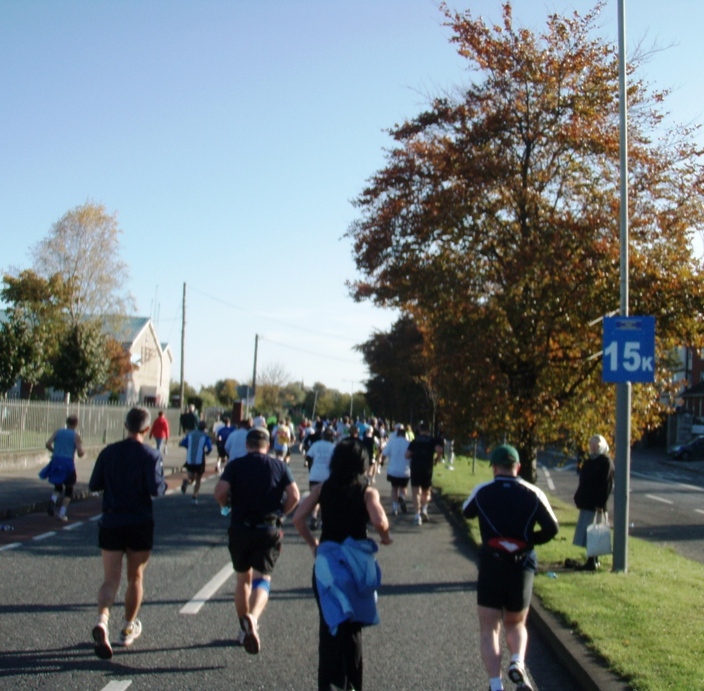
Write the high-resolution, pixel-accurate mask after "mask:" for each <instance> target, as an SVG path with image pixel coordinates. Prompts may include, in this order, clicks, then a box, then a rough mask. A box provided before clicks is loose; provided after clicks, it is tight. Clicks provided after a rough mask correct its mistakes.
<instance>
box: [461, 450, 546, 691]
mask: <svg viewBox="0 0 704 691" xmlns="http://www.w3.org/2000/svg"><path fill="white" fill-rule="evenodd" d="M491 465H492V469H493V471H494V479H493V480H492V481H491V482H485V483H483V484H480V485H478V486H477V487H475V488H474V490H473V491H472V493H471V494H470V496H469V497H468V498H467V500H466V501H465V502H464V504H463V505H462V512H463V514H464V516H465V517H466V518H478V519H479V530H480V532H481V536H482V548H481V553H480V558H479V578H478V580H477V610H478V613H479V627H480V647H481V656H482V661H483V662H484V666H485V668H486V670H487V673H488V674H489V680H490V684H491V689H502V688H503V686H502V682H501V648H500V645H499V634H500V631H501V626H502V624H503V627H504V638H505V639H506V646H507V647H508V649H509V652H510V653H511V661H510V664H509V667H508V676H509V678H510V679H511V681H513V682H514V683H515V684H516V685H517V688H518V689H521V690H522V691H531V689H532V688H533V687H532V686H531V684H530V681H529V679H528V675H527V673H526V670H525V662H524V661H525V654H526V648H527V646H528V631H527V629H526V619H527V617H528V609H529V607H530V600H531V595H532V592H533V576H534V574H535V570H536V568H537V558H536V554H535V550H534V549H533V547H534V545H541V544H543V543H545V542H548V541H550V540H552V538H553V537H555V535H557V531H558V523H557V518H555V514H554V513H553V511H552V509H551V508H550V504H549V502H548V500H547V497H546V496H545V494H544V493H543V492H542V491H541V490H540V489H538V488H537V487H536V486H535V485H532V484H530V483H528V482H526V481H525V480H523V479H521V478H519V477H518V471H519V469H520V462H519V456H518V452H517V451H516V449H515V448H514V447H513V446H510V445H508V444H504V445H503V446H499V447H497V448H496V449H494V451H493V452H492V454H491ZM536 526H538V529H536Z"/></svg>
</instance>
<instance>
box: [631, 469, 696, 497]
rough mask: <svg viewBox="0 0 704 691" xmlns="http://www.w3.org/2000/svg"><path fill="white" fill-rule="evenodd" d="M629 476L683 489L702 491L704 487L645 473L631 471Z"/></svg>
mask: <svg viewBox="0 0 704 691" xmlns="http://www.w3.org/2000/svg"><path fill="white" fill-rule="evenodd" d="M631 477H640V478H642V479H643V480H652V481H653V482H661V483H663V484H666V485H676V486H677V487H682V488H683V489H688V490H691V491H692V492H704V487H695V486H694V485H688V484H686V483H684V482H676V481H675V480H666V479H664V478H659V477H656V476H653V475H646V474H645V473H634V472H633V471H631Z"/></svg>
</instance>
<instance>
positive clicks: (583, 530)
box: [568, 434, 614, 571]
mask: <svg viewBox="0 0 704 691" xmlns="http://www.w3.org/2000/svg"><path fill="white" fill-rule="evenodd" d="M608 454H609V445H608V443H607V442H606V439H604V437H602V436H601V435H600V434H595V435H594V436H593V437H592V438H591V439H590V440H589V457H588V458H587V460H586V461H584V463H583V464H582V467H581V469H580V471H579V485H578V486H577V491H576V492H575V494H574V503H575V506H576V507H577V508H578V509H579V518H578V519H577V527H576V528H575V531H574V539H573V540H572V544H573V545H576V546H577V547H585V548H586V546H587V528H588V527H589V526H590V525H591V524H592V523H593V521H594V516H595V514H596V511H597V510H599V509H600V510H603V511H606V502H607V501H608V499H609V496H611V491H612V490H613V487H614V464H613V461H612V460H611V457H610V456H609V455H608ZM568 561H569V560H568ZM577 568H581V569H584V570H586V571H596V570H597V568H599V557H588V558H587V562H586V564H583V565H581V566H577Z"/></svg>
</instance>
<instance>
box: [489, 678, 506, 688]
mask: <svg viewBox="0 0 704 691" xmlns="http://www.w3.org/2000/svg"><path fill="white" fill-rule="evenodd" d="M489 684H490V687H491V691H504V685H503V683H502V681H501V677H492V678H491V679H489Z"/></svg>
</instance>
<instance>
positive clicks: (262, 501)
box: [214, 427, 300, 655]
mask: <svg viewBox="0 0 704 691" xmlns="http://www.w3.org/2000/svg"><path fill="white" fill-rule="evenodd" d="M268 449H269V432H268V431H267V429H266V428H262V427H255V428H253V429H251V430H249V432H248V433H247V451H248V453H247V455H246V456H243V457H242V458H238V459H237V460H236V461H235V462H234V463H228V464H227V465H226V466H225V470H224V471H223V474H222V475H221V477H220V480H219V481H218V483H217V485H215V491H214V495H215V499H216V501H217V502H218V504H220V506H228V505H229V506H231V507H232V511H231V513H230V529H229V530H228V537H229V543H228V546H229V550H230V556H231V558H232V566H233V567H234V569H235V573H236V576H237V582H236V584H235V609H236V610H237V616H238V617H239V623H240V634H239V637H238V642H239V643H240V644H241V645H243V646H244V649H245V650H246V651H247V652H248V653H250V654H251V655H256V654H257V653H258V652H259V650H260V648H261V639H260V637H259V620H260V619H261V616H262V614H263V612H264V609H265V607H266V605H267V602H268V601H269V592H270V590H271V575H272V573H273V572H274V566H275V564H276V561H277V560H278V558H279V555H280V554H281V548H282V546H283V531H282V530H281V524H282V520H283V517H284V516H286V515H288V514H289V513H291V511H293V509H294V508H295V507H296V504H297V503H298V499H299V496H300V493H299V491H298V486H297V485H296V483H295V482H294V480H293V475H291V469H290V468H289V466H288V464H286V463H282V462H281V461H279V460H278V459H276V458H274V457H273V456H269V455H268V454H267V451H268Z"/></svg>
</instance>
